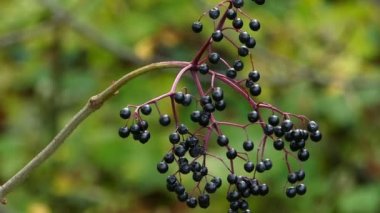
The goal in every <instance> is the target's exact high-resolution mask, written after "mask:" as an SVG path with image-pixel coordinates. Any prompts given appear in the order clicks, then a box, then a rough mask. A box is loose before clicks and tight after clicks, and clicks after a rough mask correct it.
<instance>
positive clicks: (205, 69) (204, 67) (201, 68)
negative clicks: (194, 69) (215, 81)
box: [198, 64, 209, 74]
mask: <svg viewBox="0 0 380 213" xmlns="http://www.w3.org/2000/svg"><path fill="white" fill-rule="evenodd" d="M198 70H199V72H200V73H201V74H207V73H208V71H209V67H208V65H207V64H201V65H199V68H198Z"/></svg>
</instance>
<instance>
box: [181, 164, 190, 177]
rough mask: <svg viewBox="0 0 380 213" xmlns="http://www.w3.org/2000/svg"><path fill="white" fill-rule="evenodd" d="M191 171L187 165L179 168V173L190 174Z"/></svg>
mask: <svg viewBox="0 0 380 213" xmlns="http://www.w3.org/2000/svg"><path fill="white" fill-rule="evenodd" d="M190 171H191V169H190V165H189V164H187V163H184V164H181V165H180V167H179V172H181V173H182V174H188V173H189V172H190Z"/></svg>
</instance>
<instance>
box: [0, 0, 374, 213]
mask: <svg viewBox="0 0 380 213" xmlns="http://www.w3.org/2000/svg"><path fill="white" fill-rule="evenodd" d="M216 2H217V1H215V0H213V1H211V0H210V1H204V0H202V1H201V0H194V1H174V0H155V1H149V0H114V1H104V0H103V1H102V0H92V1H89V0H82V1H78V0H65V1H57V2H55V3H54V2H53V1H49V0H45V1H43V0H41V1H36V2H32V1H29V0H19V1H0V20H1V21H0V64H1V65H0V97H1V101H0V165H1V167H0V168H1V169H0V179H1V182H4V181H6V180H7V179H8V178H10V177H11V176H12V175H13V174H14V173H15V172H16V171H18V170H19V169H20V168H21V167H22V166H23V165H24V164H25V163H26V162H28V161H29V160H30V159H31V158H32V157H33V156H34V155H35V154H36V153H37V152H38V151H39V150H41V149H42V148H43V147H44V146H45V145H46V144H47V143H48V141H49V140H50V139H51V138H52V137H53V136H54V135H55V134H56V132H57V131H58V130H59V129H60V128H62V127H63V126H64V124H65V123H66V122H67V121H68V120H69V118H70V117H71V116H73V115H74V114H75V112H76V111H77V110H78V109H79V108H80V107H81V106H82V105H83V104H84V103H85V102H86V101H87V99H88V98H89V97H91V95H94V94H96V93H97V92H99V91H101V90H102V89H104V88H105V87H107V86H108V85H110V84H111V82H112V81H114V80H116V79H118V78H119V77H120V76H122V75H123V74H125V73H127V72H129V71H131V70H133V69H134V68H136V67H138V66H141V65H143V64H148V63H150V62H152V61H159V60H191V58H192V57H193V56H194V54H195V53H196V51H197V48H198V47H199V46H200V45H201V44H202V42H203V41H204V40H205V39H206V37H207V35H208V34H207V33H209V32H211V31H210V30H208V31H207V30H206V31H207V33H203V34H202V35H194V34H193V33H191V31H190V24H191V23H192V22H193V21H194V20H196V19H197V18H198V17H199V16H200V14H201V13H202V12H203V11H206V10H207V8H210V7H211V6H212V5H213V4H214V3H216ZM245 9H246V11H247V12H248V13H249V14H250V15H251V16H252V17H255V18H257V19H259V20H260V21H261V24H262V29H261V31H260V32H259V33H257V34H256V35H255V36H256V39H257V41H258V45H257V48H256V49H255V50H254V53H253V54H254V61H255V66H256V67H257V69H259V70H260V71H261V73H262V80H261V81H262V87H263V89H264V91H263V95H262V96H261V97H260V98H259V100H260V101H265V102H269V103H271V104H273V105H275V106H278V107H279V108H281V109H283V110H285V111H288V112H294V113H298V114H305V115H307V116H308V117H309V118H312V119H315V120H317V121H320V126H321V128H322V130H323V132H324V140H323V142H321V143H320V144H318V145H314V146H311V159H310V160H309V161H308V162H307V163H306V164H305V170H306V172H307V176H308V177H307V180H306V184H307V186H308V193H307V195H306V196H304V197H297V198H295V199H287V198H286V197H285V196H284V186H285V182H286V175H287V174H286V170H285V164H284V163H283V161H282V156H278V154H277V153H275V152H273V153H272V152H269V153H268V155H269V156H271V157H272V158H273V159H274V160H273V161H274V163H275V165H274V170H273V171H272V172H270V173H268V174H266V176H265V178H266V180H267V182H268V183H269V185H270V190H271V193H270V195H268V196H267V197H264V198H262V197H258V198H255V199H250V202H251V206H252V209H253V210H254V211H255V212H292V213H294V212H339V213H340V212H342V213H351V212H352V213H354V212H355V213H356V212H358V213H375V212H380V182H379V180H380V158H379V156H380V143H379V138H380V132H379V129H380V113H379V109H380V14H379V11H380V2H379V1H377V0H367V1H359V0H346V1H339V0H330V1H328V0H324V1H322V0H319V1H316V0H295V1H273V0H268V1H267V4H266V5H264V6H260V7H259V6H256V5H254V4H250V2H249V1H247V2H246V8H245ZM220 49H221V51H223V53H224V54H227V55H228V54H230V57H229V58H233V56H234V54H235V51H236V50H234V49H233V47H231V46H228V45H227V46H221V47H220ZM174 76H175V74H174V71H173V70H171V71H161V72H156V73H154V74H151V75H147V76H142V77H140V78H139V79H137V80H134V81H132V82H130V83H128V84H127V85H126V86H125V87H124V88H123V89H122V90H120V92H119V94H118V95H116V96H115V97H114V98H113V99H112V100H111V101H109V102H108V103H107V104H105V105H104V107H103V108H102V109H101V110H100V111H99V112H97V113H95V114H94V115H93V116H91V117H90V118H89V119H88V120H87V121H85V123H84V124H83V125H82V126H80V127H79V129H77V130H76V132H75V133H74V134H73V135H72V136H71V137H70V138H69V139H68V140H67V142H66V144H65V145H64V146H63V147H61V149H60V150H59V151H58V152H57V153H56V154H55V155H54V156H53V157H52V158H51V159H49V160H48V161H47V162H46V163H45V164H43V165H42V166H41V167H40V168H38V169H37V170H36V171H34V173H32V175H31V177H30V178H28V179H27V180H26V182H25V183H23V184H22V185H21V187H19V188H17V189H16V190H15V191H13V192H12V193H10V194H9V196H8V201H9V204H8V205H6V206H1V207H0V211H1V212H11V213H13V212H29V213H47V212H139V213H140V212H141V213H143V212H160V213H161V212H206V211H204V210H199V209H196V210H190V209H187V208H185V207H184V206H183V205H182V204H180V203H179V202H177V201H176V199H175V197H174V196H173V195H172V194H168V193H167V192H166V189H165V176H164V175H159V174H158V173H157V172H156V169H155V167H156V163H157V162H158V161H159V160H160V159H161V157H162V156H163V154H164V153H165V152H166V151H167V150H168V149H169V145H168V143H167V142H166V140H167V139H166V137H167V136H166V135H167V134H166V133H169V132H170V130H169V129H164V130H162V129H153V130H152V131H153V132H152V134H153V140H152V141H151V142H149V143H148V144H146V145H144V146H142V145H140V144H138V143H133V142H132V141H131V140H126V141H125V140H121V139H120V138H119V137H118V136H117V129H118V127H119V126H120V125H122V121H121V120H120V119H119V117H118V111H119V109H120V108H122V107H124V106H125V105H127V104H138V103H141V102H144V101H146V100H148V99H149V98H151V97H154V96H157V95H159V94H161V93H164V92H166V91H167V90H168V89H169V88H170V86H171V82H172V81H173V79H174ZM182 83H183V86H185V85H186V86H188V87H190V88H191V85H187V84H186V83H188V82H186V80H185V81H183V82H182ZM235 99H236V98H234V97H232V96H230V97H229V98H228V101H231V102H234V103H236V105H235V106H234V107H236V108H235V109H232V108H229V109H228V115H226V118H228V119H230V118H231V119H235V118H236V119H238V118H237V117H238V116H239V113H237V112H240V111H241V110H242V109H244V110H246V106H245V105H241V106H240V105H239V104H238V103H239V100H238V99H236V100H235ZM160 107H161V110H163V111H165V110H166V111H168V110H169V108H168V107H167V106H165V104H164V103H163V104H161V105H160ZM154 119H157V113H155V114H154V116H153V117H152V118H151V120H152V121H154ZM153 126H155V127H158V124H157V125H153ZM153 128H154V127H153ZM228 133H229V135H231V137H232V138H235V140H239V134H240V132H236V131H231V130H230V131H229V132H228ZM221 154H222V153H221ZM276 154H277V155H276ZM211 161H212V160H211ZM210 164H215V165H214V166H213V168H215V173H217V174H219V173H220V174H223V172H225V171H224V169H223V167H221V166H220V163H219V162H217V161H215V162H210ZM219 170H220V171H219ZM212 200H213V201H212V204H211V208H210V209H209V210H208V211H207V212H225V209H226V205H227V202H225V194H224V193H223V192H221V191H220V192H219V193H218V195H213V196H212Z"/></svg>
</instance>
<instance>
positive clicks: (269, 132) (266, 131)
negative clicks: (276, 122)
mask: <svg viewBox="0 0 380 213" xmlns="http://www.w3.org/2000/svg"><path fill="white" fill-rule="evenodd" d="M273 131H274V130H273V126H272V125H270V124H265V126H264V134H266V135H268V136H269V135H272V134H273Z"/></svg>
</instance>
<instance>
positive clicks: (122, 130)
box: [119, 127, 130, 138]
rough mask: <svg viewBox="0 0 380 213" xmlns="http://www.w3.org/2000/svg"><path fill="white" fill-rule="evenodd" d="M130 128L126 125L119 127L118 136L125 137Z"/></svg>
mask: <svg viewBox="0 0 380 213" xmlns="http://www.w3.org/2000/svg"><path fill="white" fill-rule="evenodd" d="M129 133H130V130H129V128H128V127H120V129H119V136H120V137H122V138H126V137H128V136H129Z"/></svg>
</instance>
